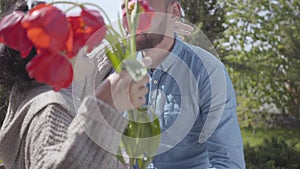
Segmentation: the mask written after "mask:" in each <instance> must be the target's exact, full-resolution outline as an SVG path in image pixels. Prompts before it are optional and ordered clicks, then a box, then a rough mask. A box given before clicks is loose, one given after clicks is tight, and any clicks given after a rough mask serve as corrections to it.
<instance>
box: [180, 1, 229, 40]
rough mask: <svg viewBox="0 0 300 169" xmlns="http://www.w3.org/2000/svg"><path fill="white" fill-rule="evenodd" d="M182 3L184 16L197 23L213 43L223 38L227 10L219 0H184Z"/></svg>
mask: <svg viewBox="0 0 300 169" xmlns="http://www.w3.org/2000/svg"><path fill="white" fill-rule="evenodd" d="M181 5H182V8H183V11H184V18H185V19H186V20H188V21H189V22H191V23H192V24H194V25H197V28H198V29H200V30H202V31H203V32H204V34H205V35H206V36H207V37H208V38H209V39H210V40H211V41H212V42H213V43H215V41H216V40H218V39H221V38H223V32H224V30H225V28H224V25H223V23H224V22H225V10H224V8H222V6H221V5H220V4H219V3H218V1H217V0H189V1H182V2H181ZM192 37H193V36H192ZM194 42H196V43H197V41H194ZM196 45H198V44H196Z"/></svg>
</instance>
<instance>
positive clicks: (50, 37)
mask: <svg viewBox="0 0 300 169" xmlns="http://www.w3.org/2000/svg"><path fill="white" fill-rule="evenodd" d="M22 26H23V27H24V28H26V29H27V36H28V38H29V39H30V40H31V41H32V42H33V44H34V46H35V48H37V49H47V50H50V51H51V52H54V53H56V52H58V51H60V50H64V49H65V47H66V46H65V44H66V41H67V39H68V37H69V25H68V20H67V18H66V16H65V14H64V13H63V12H62V11H60V10H59V9H58V8H56V7H54V6H52V5H46V4H40V5H37V6H36V7H35V8H33V9H32V10H30V11H29V13H28V14H27V15H26V16H25V17H24V18H23V20H22Z"/></svg>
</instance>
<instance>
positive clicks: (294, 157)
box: [244, 137, 300, 169]
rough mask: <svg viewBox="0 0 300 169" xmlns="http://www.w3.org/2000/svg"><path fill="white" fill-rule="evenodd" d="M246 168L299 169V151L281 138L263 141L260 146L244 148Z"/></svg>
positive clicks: (247, 145) (246, 146)
mask: <svg viewBox="0 0 300 169" xmlns="http://www.w3.org/2000/svg"><path fill="white" fill-rule="evenodd" d="M244 148H245V149H244V150H245V159H246V166H247V168H249V169H257V168H267V169H299V168H300V161H299V157H300V150H299V149H297V148H296V147H295V143H294V144H288V143H287V142H286V141H285V140H284V139H283V138H281V137H279V138H278V137H271V138H267V139H264V140H263V143H262V144H261V145H258V146H256V147H251V146H250V145H249V144H246V145H245V147H244Z"/></svg>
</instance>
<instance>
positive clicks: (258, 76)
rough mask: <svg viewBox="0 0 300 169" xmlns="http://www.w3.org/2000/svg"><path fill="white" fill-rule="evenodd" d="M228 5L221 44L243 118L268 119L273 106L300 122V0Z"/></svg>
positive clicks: (230, 1) (231, 2) (254, 0)
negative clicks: (299, 119) (267, 116)
mask: <svg viewBox="0 0 300 169" xmlns="http://www.w3.org/2000/svg"><path fill="white" fill-rule="evenodd" d="M224 4H225V6H226V10H227V15H226V22H225V25H226V27H228V29H227V30H226V31H225V33H224V39H222V40H221V41H220V43H221V44H223V46H224V48H225V50H226V52H225V53H226V57H225V58H226V59H225V60H226V62H227V63H229V64H227V66H228V69H229V71H230V75H231V77H232V79H233V83H234V85H235V88H236V90H237V95H238V104H239V112H240V113H241V115H242V117H244V119H246V118H248V120H250V122H253V121H255V120H254V119H257V118H258V117H261V118H264V117H266V115H268V113H269V110H268V109H269V108H270V105H272V104H274V105H276V107H277V108H278V109H279V111H280V112H281V113H282V114H285V115H290V116H293V117H296V118H299V117H300V114H299V111H300V109H299V103H300V74H299V72H300V55H299V52H300V0H288V1H286V0H274V1H269V0H243V1H242V0H228V1H226V2H225V1H224ZM249 118H250V119H249Z"/></svg>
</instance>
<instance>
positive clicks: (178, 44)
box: [158, 34, 183, 71]
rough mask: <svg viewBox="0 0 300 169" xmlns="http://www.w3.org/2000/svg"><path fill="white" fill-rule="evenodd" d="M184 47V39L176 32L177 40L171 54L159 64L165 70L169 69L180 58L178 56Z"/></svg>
mask: <svg viewBox="0 0 300 169" xmlns="http://www.w3.org/2000/svg"><path fill="white" fill-rule="evenodd" d="M182 48H183V43H182V41H181V40H180V39H179V38H178V36H177V35H176V34H175V41H174V45H173V48H172V50H171V51H170V53H169V55H168V56H167V57H166V58H165V59H164V60H163V61H162V62H161V64H160V65H159V66H158V67H159V68H160V69H162V70H163V71H168V70H169V68H170V67H171V66H172V65H173V64H175V63H176V61H177V60H178V56H179V54H180V53H181V51H182Z"/></svg>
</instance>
